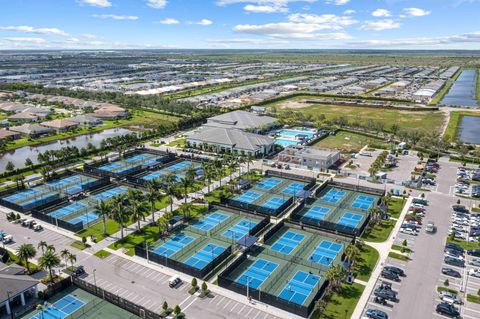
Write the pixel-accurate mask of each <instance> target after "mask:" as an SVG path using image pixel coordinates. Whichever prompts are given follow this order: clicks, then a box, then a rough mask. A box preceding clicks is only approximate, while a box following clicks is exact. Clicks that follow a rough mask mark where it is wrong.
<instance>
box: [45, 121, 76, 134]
mask: <svg viewBox="0 0 480 319" xmlns="http://www.w3.org/2000/svg"><path fill="white" fill-rule="evenodd" d="M40 124H41V125H43V126H46V127H49V128H51V129H54V130H55V131H57V132H66V131H68V130H72V129H74V128H76V127H78V123H77V122H73V121H70V120H68V119H57V120H52V121H47V122H42V123H40Z"/></svg>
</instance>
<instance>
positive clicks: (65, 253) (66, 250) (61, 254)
mask: <svg viewBox="0 0 480 319" xmlns="http://www.w3.org/2000/svg"><path fill="white" fill-rule="evenodd" d="M70 254H71V253H70V252H69V251H68V249H64V250H62V251H61V252H60V257H62V259H63V260H64V261H65V268H66V267H67V261H68V256H70Z"/></svg>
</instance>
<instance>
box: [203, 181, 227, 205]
mask: <svg viewBox="0 0 480 319" xmlns="http://www.w3.org/2000/svg"><path fill="white" fill-rule="evenodd" d="M222 195H224V196H225V197H229V196H231V195H232V192H231V191H230V186H228V185H227V186H222V187H219V188H217V189H214V190H213V191H211V192H210V193H208V194H206V195H205V200H207V201H208V202H209V203H212V204H214V203H220V197H221V196H222Z"/></svg>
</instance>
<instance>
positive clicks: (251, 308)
mask: <svg viewBox="0 0 480 319" xmlns="http://www.w3.org/2000/svg"><path fill="white" fill-rule="evenodd" d="M252 310H253V308H250V310H249V311H248V312H247V314H246V315H245V317H247V318H248V315H249V314H250V312H252Z"/></svg>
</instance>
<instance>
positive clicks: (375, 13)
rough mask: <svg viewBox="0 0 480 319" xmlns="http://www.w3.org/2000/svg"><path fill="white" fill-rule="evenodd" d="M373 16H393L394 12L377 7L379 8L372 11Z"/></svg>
mask: <svg viewBox="0 0 480 319" xmlns="http://www.w3.org/2000/svg"><path fill="white" fill-rule="evenodd" d="M372 16H374V17H391V16H392V14H391V13H390V11H388V10H386V9H377V10H375V11H373V12H372Z"/></svg>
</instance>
